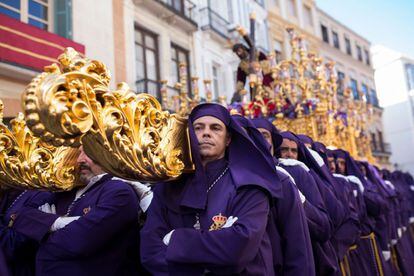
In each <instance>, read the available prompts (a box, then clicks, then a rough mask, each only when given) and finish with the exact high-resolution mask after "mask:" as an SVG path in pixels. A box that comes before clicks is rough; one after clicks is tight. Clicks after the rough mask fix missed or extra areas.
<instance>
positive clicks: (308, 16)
mask: <svg viewBox="0 0 414 276" xmlns="http://www.w3.org/2000/svg"><path fill="white" fill-rule="evenodd" d="M303 10H304V17H305V26H306V27H312V26H313V19H312V10H311V8H310V7H308V6H306V5H305V6H304V7H303Z"/></svg>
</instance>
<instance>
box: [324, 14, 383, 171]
mask: <svg viewBox="0 0 414 276" xmlns="http://www.w3.org/2000/svg"><path fill="white" fill-rule="evenodd" d="M316 11H317V21H318V23H317V24H318V32H317V33H318V37H319V39H320V40H321V44H320V48H319V54H320V56H321V57H322V58H323V59H324V60H325V61H334V62H335V67H336V71H337V77H338V97H339V101H340V102H341V100H342V98H343V97H342V96H343V93H344V90H345V89H346V88H350V89H351V91H352V97H353V98H354V99H359V100H364V101H366V102H367V103H368V104H370V105H371V106H372V114H371V116H372V120H371V123H370V125H369V132H370V133H369V135H370V138H371V150H372V154H373V156H374V157H375V159H376V161H377V164H378V165H380V166H382V167H386V168H391V166H390V162H389V157H390V155H391V148H390V144H389V143H386V142H385V139H384V126H383V121H382V113H383V109H382V107H380V105H379V101H378V97H377V92H376V85H375V80H374V69H373V67H372V62H371V55H370V47H371V43H370V42H369V41H368V40H366V39H365V38H364V37H362V36H360V35H359V34H357V33H355V32H354V31H352V30H351V29H349V28H348V27H346V26H344V25H343V24H342V23H340V22H338V21H337V20H335V19H334V18H332V17H331V16H330V15H328V14H327V13H325V12H324V11H322V10H320V9H318V8H317V9H316Z"/></svg>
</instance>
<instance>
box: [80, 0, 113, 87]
mask: <svg viewBox="0 0 414 276" xmlns="http://www.w3.org/2000/svg"><path fill="white" fill-rule="evenodd" d="M91 7H93V9H91ZM72 15H73V16H72V22H73V40H74V41H76V42H78V43H81V44H83V45H85V49H86V52H85V54H86V56H87V57H88V58H90V59H96V60H99V61H102V62H103V63H104V64H105V65H106V66H107V67H108V69H109V70H110V72H111V76H112V80H113V79H115V60H114V52H115V51H114V30H113V20H112V0H88V1H84V0H74V1H73V12H72ZM111 87H112V88H114V87H115V83H114V81H111Z"/></svg>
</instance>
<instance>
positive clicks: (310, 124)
mask: <svg viewBox="0 0 414 276" xmlns="http://www.w3.org/2000/svg"><path fill="white" fill-rule="evenodd" d="M287 32H288V34H289V37H290V45H291V49H292V51H291V56H290V58H288V59H285V60H282V61H281V62H279V63H277V62H276V61H275V60H274V56H270V57H269V59H270V66H271V68H270V72H271V73H272V74H271V75H272V83H271V85H270V86H271V89H272V90H273V91H272V92H273V93H268V94H267V95H266V94H265V93H264V92H260V91H266V90H265V89H262V87H261V86H262V84H261V83H260V81H258V82H255V85H256V87H255V91H257V92H258V94H257V95H256V96H255V98H254V99H253V100H252V101H251V102H247V103H243V108H244V114H245V115H246V116H248V117H254V116H263V117H274V118H275V119H274V121H273V123H274V124H275V125H276V127H277V128H279V129H281V130H290V131H293V132H295V133H301V134H306V135H309V136H310V137H312V138H313V139H314V140H316V141H320V142H323V143H324V144H326V145H327V146H331V147H335V148H343V149H345V150H348V151H349V152H350V153H351V155H352V156H354V157H355V158H358V159H367V160H369V161H370V162H372V163H374V161H375V160H374V158H373V157H372V153H371V148H370V136H369V133H368V130H367V129H368V125H369V123H370V121H371V116H370V114H371V113H372V107H371V106H370V105H369V104H367V102H366V101H365V100H363V97H362V95H360V97H359V99H353V98H351V97H350V91H349V89H345V91H344V95H343V96H341V97H342V98H343V103H342V105H339V103H338V95H337V89H338V87H337V76H336V72H335V66H334V62H328V63H324V62H323V59H322V58H320V57H318V56H317V55H316V54H314V53H311V52H309V51H308V50H307V49H306V45H305V42H304V41H303V38H302V36H300V35H298V34H296V32H295V30H294V29H293V28H292V27H288V28H287ZM257 71H260V69H258V70H257ZM258 75H260V74H258ZM256 78H257V77H256ZM258 79H260V78H258ZM272 94H273V95H272ZM269 95H270V96H269Z"/></svg>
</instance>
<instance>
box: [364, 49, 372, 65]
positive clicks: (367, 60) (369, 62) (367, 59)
mask: <svg viewBox="0 0 414 276" xmlns="http://www.w3.org/2000/svg"><path fill="white" fill-rule="evenodd" d="M364 52H365V63H366V64H367V65H371V61H370V58H369V52H368V50H366V49H365V50H364Z"/></svg>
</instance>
